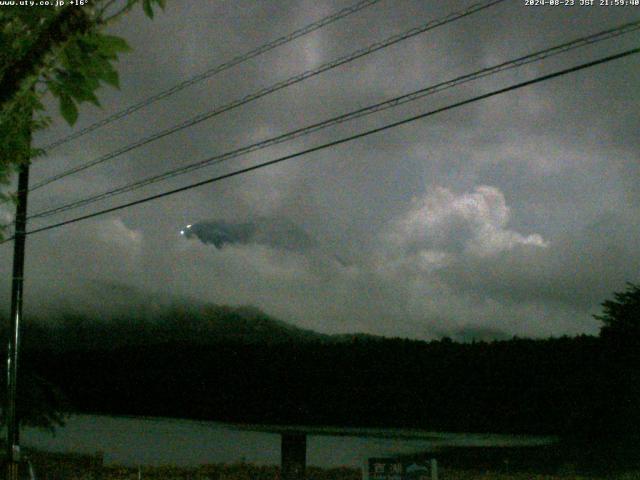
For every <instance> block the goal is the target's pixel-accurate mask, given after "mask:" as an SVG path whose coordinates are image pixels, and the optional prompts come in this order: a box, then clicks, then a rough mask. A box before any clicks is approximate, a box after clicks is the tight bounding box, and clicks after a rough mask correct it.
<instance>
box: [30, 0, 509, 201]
mask: <svg viewBox="0 0 640 480" xmlns="http://www.w3.org/2000/svg"><path fill="white" fill-rule="evenodd" d="M504 1H505V0H489V1H485V2H481V3H476V4H473V5H471V6H470V7H468V8H466V9H464V10H461V11H458V12H454V13H451V14H449V15H447V16H446V17H443V18H441V19H437V20H432V21H429V22H427V23H425V24H424V25H421V26H419V27H414V28H412V29H410V30H407V31H405V32H402V33H400V34H396V35H393V36H391V37H389V38H387V39H386V40H383V41H381V42H377V43H374V44H372V45H369V46H368V47H365V48H361V49H359V50H356V51H355V52H353V53H350V54H348V55H345V56H343V57H340V58H338V59H336V60H332V61H330V62H328V63H325V64H323V65H321V66H319V67H317V68H314V69H312V70H307V71H306V72H303V73H300V74H297V75H294V76H292V77H290V78H288V79H287V80H283V81H280V82H277V83H275V84H273V85H270V86H268V87H265V88H262V89H260V90H258V91H256V92H254V93H251V94H249V95H246V96H245V97H242V98H240V99H238V100H234V101H233V102H230V103H227V104H225V105H223V106H221V107H217V108H215V109H213V110H210V111H208V112H205V113H202V114H199V115H196V116H195V117H192V118H190V119H188V120H185V121H184V122H182V123H179V124H177V125H174V126H173V127H170V128H168V129H165V130H162V131H160V132H157V133H154V134H152V135H149V136H147V137H144V138H142V139H140V140H137V141H136V142H134V143H130V144H129V145H126V146H124V147H121V148H119V149H117V150H114V151H112V152H110V153H107V154H105V155H103V156H101V157H98V158H96V159H94V160H91V161H89V162H87V163H84V164H82V165H79V166H77V167H74V168H71V169H69V170H66V171H64V172H62V173H59V174H57V175H53V176H52V177H49V178H47V179H45V180H42V181H41V182H39V183H36V184H35V185H34V186H33V187H31V189H30V191H33V190H36V189H38V188H41V187H43V186H45V185H48V184H50V183H52V182H55V181H57V180H60V179H62V178H65V177H67V176H69V175H73V174H74V173H78V172H81V171H83V170H86V169H88V168H91V167H93V166H95V165H98V164H101V163H104V162H106V161H108V160H111V159H113V158H115V157H118V156H120V155H122V154H124V153H127V152H130V151H132V150H135V149H136V148H139V147H142V146H144V145H147V144H149V143H151V142H154V141H156V140H159V139H161V138H164V137H166V136H167V135H171V134H173V133H176V132H178V131H180V130H184V129H185V128H189V127H192V126H194V125H196V124H198V123H200V122H203V121H205V120H208V119H210V118H212V117H215V116H217V115H220V114H222V113H225V112H228V111H230V110H233V109H235V108H238V107H240V106H242V105H245V104H247V103H249V102H252V101H254V100H257V99H259V98H262V97H264V96H266V95H270V94H272V93H275V92H277V91H279V90H282V89H284V88H287V87H290V86H291V85H294V84H296V83H299V82H302V81H304V80H307V79H309V78H311V77H314V76H316V75H319V74H321V73H323V72H326V71H328V70H331V69H333V68H336V67H339V66H341V65H344V64H347V63H350V62H352V61H354V60H356V59H358V58H361V57H364V56H366V55H369V54H371V53H374V52H377V51H378V50H382V49H384V48H387V47H389V46H391V45H394V44H396V43H399V42H401V41H404V40H407V39H409V38H412V37H415V36H416V35H419V34H421V33H424V32H427V31H428V30H433V29H435V28H437V27H439V26H442V25H445V24H448V23H451V22H454V21H456V20H459V19H461V18H464V17H467V16H469V15H472V14H474V13H476V12H479V11H481V10H484V9H486V8H489V7H492V6H494V5H497V4H499V3H502V2H504Z"/></svg>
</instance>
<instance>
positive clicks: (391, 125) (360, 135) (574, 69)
mask: <svg viewBox="0 0 640 480" xmlns="http://www.w3.org/2000/svg"><path fill="white" fill-rule="evenodd" d="M637 53H640V48H634V49H631V50H626V51H624V52H622V53H618V54H615V55H610V56H608V57H604V58H600V59H598V60H594V61H591V62H587V63H583V64H580V65H577V66H575V67H571V68H567V69H564V70H560V71H557V72H554V73H550V74H547V75H542V76H540V77H536V78H534V79H532V80H528V81H526V82H521V83H517V84H515V85H511V86H509V87H505V88H501V89H498V90H494V91H492V92H489V93H485V94H482V95H478V96H475V97H472V98H469V99H467V100H462V101H460V102H456V103H453V104H450V105H447V106H445V107H441V108H437V109H435V110H431V111H429V112H425V113H421V114H419V115H415V116H413V117H408V118H405V119H403V120H399V121H397V122H393V123H389V124H387V125H384V126H382V127H377V128H374V129H371V130H366V131H364V132H360V133H358V134H355V135H351V136H348V137H343V138H341V139H339V140H334V141H332V142H329V143H324V144H322V145H318V146H316V147H312V148H308V149H306V150H302V151H300V152H296V153H292V154H290V155H285V156H283V157H279V158H276V159H274V160H269V161H267V162H263V163H259V164H257V165H253V166H251V167H246V168H242V169H239V170H235V171H233V172H230V173H225V174H223V175H218V176H216V177H212V178H209V179H207V180H202V181H200V182H196V183H192V184H190V185H187V186H184V187H180V188H176V189H173V190H169V191H166V192H163V193H159V194H156V195H151V196H148V197H145V198H142V199H139V200H135V201H132V202H128V203H124V204H121V205H118V206H115V207H110V208H105V209H103V210H99V211H97V212H94V213H90V214H87V215H82V216H79V217H75V218H72V219H70V220H65V221H63V222H59V223H55V224H53V225H48V226H45V227H41V228H37V229H35V230H30V231H29V232H27V235H32V234H35V233H39V232H44V231H47V230H51V229H54V228H58V227H62V226H65V225H69V224H72V223H76V222H80V221H82V220H87V219H89V218H94V217H97V216H100V215H104V214H106V213H111V212H115V211H118V210H123V209H125V208H129V207H133V206H135V205H140V204H142V203H146V202H150V201H152V200H157V199H159V198H163V197H168V196H170V195H174V194H176V193H180V192H184V191H187V190H191V189H194V188H197V187H201V186H203V185H208V184H210V183H215V182H218V181H220V180H224V179H227V178H231V177H235V176H238V175H241V174H244V173H248V172H251V171H254V170H258V169H261V168H264V167H268V166H270V165H274V164H276V163H280V162H284V161H285V160H290V159H293V158H297V157H301V156H303V155H308V154H310V153H313V152H317V151H320V150H324V149H326V148H330V147H334V146H336V145H341V144H343V143H347V142H350V141H353V140H357V139H359V138H363V137H367V136H369V135H373V134H375V133H379V132H383V131H385V130H389V129H391V128H395V127H398V126H400V125H404V124H406V123H410V122H414V121H416V120H420V119H423V118H426V117H430V116H432V115H435V114H438V113H441V112H445V111H448V110H453V109H454V108H458V107H461V106H464V105H468V104H471V103H474V102H477V101H480V100H484V99H486V98H490V97H494V96H496V95H500V94H503V93H506V92H510V91H513V90H517V89H520V88H523V87H526V86H529V85H533V84H536V83H540V82H544V81H546V80H551V79H553V78H557V77H561V76H564V75H568V74H570V73H573V72H577V71H579V70H584V69H586V68H591V67H594V66H596V65H600V64H603V63H607V62H610V61H613V60H617V59H620V58H623V57H627V56H629V55H634V54H637ZM10 240H13V237H12V238H9V239H7V240H4V241H3V242H1V243H6V242H8V241H10ZM1 243H0V244H1Z"/></svg>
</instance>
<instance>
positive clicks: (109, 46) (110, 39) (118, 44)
mask: <svg viewBox="0 0 640 480" xmlns="http://www.w3.org/2000/svg"><path fill="white" fill-rule="evenodd" d="M96 40H97V41H98V48H99V49H100V52H101V53H104V54H107V55H115V54H117V53H119V52H130V51H131V50H132V48H131V47H130V46H129V44H128V43H127V42H126V40H125V39H124V38H120V37H116V36H113V35H98V36H96Z"/></svg>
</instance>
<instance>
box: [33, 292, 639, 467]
mask: <svg viewBox="0 0 640 480" xmlns="http://www.w3.org/2000/svg"><path fill="white" fill-rule="evenodd" d="M625 295H626V296H625ZM603 306H604V307H605V308H604V312H605V313H604V315H603V316H601V317H600V320H602V322H603V329H602V331H601V335H600V336H599V337H592V336H579V337H575V338H569V337H563V338H551V339H544V340H533V339H518V338H514V339H512V340H507V341H493V342H473V343H457V342H454V341H452V340H450V339H447V338H444V339H442V340H438V341H432V342H422V341H411V340H404V339H388V338H381V337H373V336H363V335H353V336H326V335H320V334H316V333H313V332H309V331H304V330H299V329H297V328H294V327H292V326H289V325H287V324H285V323H283V322H279V321H277V320H273V319H271V318H269V317H268V316H266V315H264V314H262V313H260V312H259V311H257V310H254V309H234V308H224V307H214V306H199V307H196V306H174V307H170V308H167V309H166V310H163V311H162V312H159V313H158V314H157V315H155V316H153V317H149V316H148V315H147V316H139V317H136V316H134V315H131V316H130V317H120V318H118V319H114V320H111V321H110V322H108V323H107V322H103V321H98V319H91V318H84V317H82V316H78V315H73V316H72V315H67V316H64V315H63V316H61V318H60V319H58V320H57V321H56V322H50V323H49V324H48V326H46V324H45V322H42V321H40V322H38V321H33V322H31V323H29V324H28V325H26V327H25V333H24V339H25V343H24V350H23V361H22V372H23V377H22V378H23V379H24V380H23V382H22V383H21V384H20V386H21V387H22V393H21V395H22V398H23V400H22V401H21V403H20V406H21V408H22V409H23V411H22V415H23V417H25V418H27V417H29V418H31V419H36V423H40V424H42V423H46V422H47V421H53V423H55V420H56V418H55V417H52V416H51V414H52V412H55V410H56V408H63V409H65V408H66V409H67V410H69V411H74V412H87V413H101V414H127V415H144V416H168V417H182V418H193V419H203V420H216V421H227V422H238V423H258V424H303V425H313V424H317V425H338V426H368V427H409V428H421V429H428V430H442V431H460V432H503V433H528V434H552V435H560V436H561V437H562V438H563V439H565V440H571V441H572V442H573V444H574V445H581V447H580V448H581V449H582V450H584V451H591V450H593V446H594V445H598V447H597V449H598V450H602V449H604V448H605V447H604V446H606V448H610V449H614V450H615V449H616V448H617V447H618V446H620V448H623V446H624V445H629V444H630V442H636V439H637V438H638V432H639V429H640V406H639V399H640V349H639V348H638V346H639V343H640V342H639V339H640V318H639V315H638V312H640V308H639V306H640V289H639V288H638V287H636V286H633V285H631V286H630V288H629V290H628V291H627V292H625V293H620V294H616V300H612V301H609V302H605V303H604V304H603ZM60 398H64V399H65V400H64V402H66V403H59V404H58V405H57V407H56V402H59V401H60ZM43 405H50V406H53V408H50V409H48V410H47V409H43V408H42V406H43ZM636 445H637V443H636ZM634 455H635V457H637V456H638V455H637V454H632V456H634ZM631 460H632V461H633V462H635V461H636V460H637V459H635V460H634V459H631Z"/></svg>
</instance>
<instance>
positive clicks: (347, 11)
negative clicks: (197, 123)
mask: <svg viewBox="0 0 640 480" xmlns="http://www.w3.org/2000/svg"><path fill="white" fill-rule="evenodd" d="M380 1H381V0H362V1H360V2H358V3H356V4H354V5H352V6H350V7H347V8H343V9H342V10H340V11H338V12H336V13H333V14H332V15H329V16H327V17H324V18H321V19H320V20H318V21H316V22H313V23H310V24H309V25H306V26H304V27H302V28H300V29H298V30H295V31H293V32H291V33H289V34H287V35H283V36H282V37H280V38H277V39H276V40H273V41H271V42H269V43H266V44H264V45H261V46H259V47H258V48H255V49H253V50H250V51H248V52H246V53H243V54H241V55H238V56H236V57H234V58H232V59H231V60H229V61H227V62H224V63H221V64H219V65H216V66H215V67H212V68H210V69H209V70H206V71H204V72H202V73H200V74H198V75H195V76H193V77H191V78H189V79H187V80H184V81H182V82H180V83H178V84H177V85H174V86H173V87H171V88H168V89H166V90H163V91H162V92H159V93H156V94H155V95H152V96H150V97H147V98H145V99H144V100H141V101H139V102H138V103H135V104H133V105H131V106H129V107H127V108H125V109H123V110H120V111H119V112H116V113H114V114H112V115H109V116H108V117H106V118H104V119H102V120H100V121H98V122H95V123H93V124H91V125H89V126H88V127H85V128H83V129H82V130H78V131H77V132H74V133H71V134H69V135H67V136H66V137H63V138H60V139H58V140H56V141H54V142H51V143H50V144H48V145H45V146H44V147H42V148H43V149H44V150H51V149H53V148H56V147H58V146H60V145H62V144H64V143H67V142H70V141H71V140H75V139H76V138H80V137H82V136H83V135H86V134H87V133H89V132H93V131H94V130H97V129H98V128H100V127H103V126H105V125H108V124H109V123H112V122H114V121H116V120H119V119H121V118H123V117H126V116H128V115H130V114H132V113H134V112H136V111H138V110H140V109H141V108H144V107H146V106H148V105H150V104H152V103H154V102H157V101H158V100H162V99H164V98H167V97H170V96H171V95H173V94H174V93H177V92H179V91H181V90H184V89H185V88H187V87H190V86H191V85H194V84H196V83H198V82H201V81H203V80H206V79H207V78H210V77H212V76H214V75H217V74H218V73H221V72H223V71H225V70H228V69H230V68H231V67H235V66H236V65H239V64H241V63H244V62H246V61H248V60H251V59H252V58H255V57H257V56H259V55H262V54H263V53H267V52H268V51H270V50H273V49H274V48H277V47H280V46H282V45H285V44H287V43H289V42H292V41H293V40H296V39H298V38H300V37H303V36H305V35H308V34H309V33H312V32H315V31H316V30H318V29H320V28H322V27H324V26H326V25H329V24H331V23H333V22H336V21H337V20H340V19H342V18H345V17H347V16H349V15H351V14H353V13H356V12H359V11H360V10H364V9H365V8H367V7H370V6H372V5H374V4H376V3H379V2H380Z"/></svg>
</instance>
